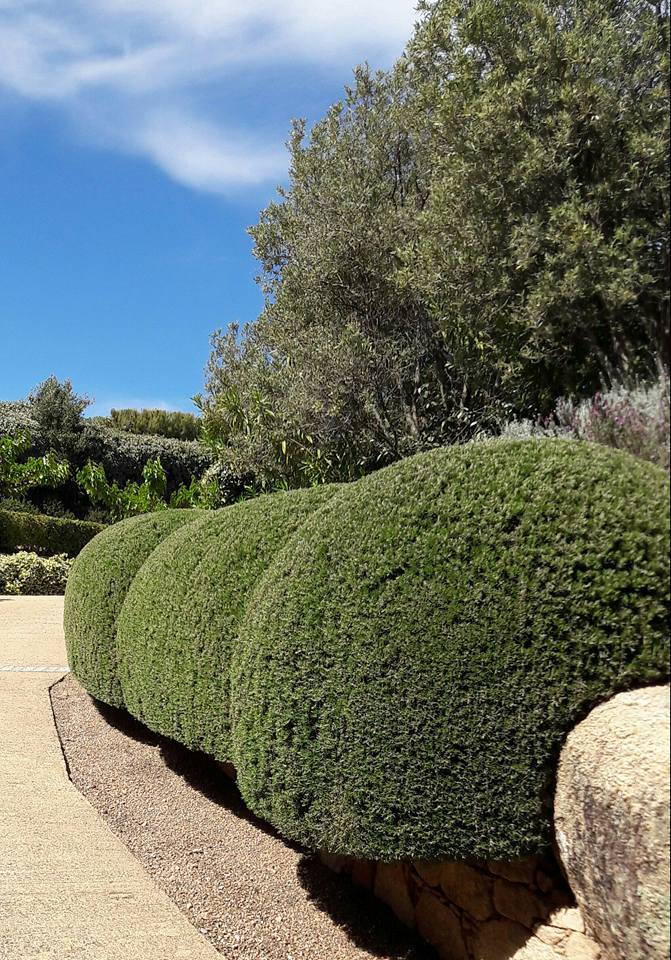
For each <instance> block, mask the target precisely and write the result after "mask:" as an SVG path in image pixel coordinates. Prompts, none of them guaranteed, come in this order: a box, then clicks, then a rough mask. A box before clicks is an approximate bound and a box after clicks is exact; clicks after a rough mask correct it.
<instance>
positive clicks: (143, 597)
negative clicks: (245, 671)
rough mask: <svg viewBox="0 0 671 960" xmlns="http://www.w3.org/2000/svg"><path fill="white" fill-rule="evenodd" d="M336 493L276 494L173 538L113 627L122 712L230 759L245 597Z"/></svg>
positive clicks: (145, 569) (138, 580)
mask: <svg viewBox="0 0 671 960" xmlns="http://www.w3.org/2000/svg"><path fill="white" fill-rule="evenodd" d="M336 489H337V488H336V487H332V486H330V487H317V488H314V489H310V490H295V491H293V492H291V493H275V494H267V495H266V496H262V497H258V498H256V499H254V500H246V501H243V502H241V503H238V504H236V505H234V506H231V507H227V508H226V509H224V510H218V511H214V512H212V513H209V514H207V515H206V516H205V517H203V519H202V520H199V521H198V522H197V523H196V524H194V525H193V526H189V527H188V528H185V529H184V528H183V529H181V530H178V531H176V532H175V533H173V534H171V535H170V536H169V537H168V538H167V539H165V540H164V541H163V542H162V543H161V544H160V545H159V546H158V547H157V548H156V549H155V550H154V552H153V553H152V555H151V556H150V557H149V559H148V560H147V561H146V563H145V564H144V565H143V566H142V568H141V569H140V571H139V572H138V574H137V576H136V577H135V580H134V581H133V583H132V585H131V587H130V590H129V591H128V595H127V597H126V600H125V602H124V605H123V608H122V610H121V613H120V615H119V619H118V625H117V658H118V671H119V677H120V681H121V688H122V692H123V700H124V703H125V705H126V708H127V709H128V710H129V712H130V713H131V714H133V716H134V717H136V718H137V719H139V720H141V721H142V722H143V723H145V724H146V725H147V726H148V727H150V728H151V729H152V730H155V731H156V732H158V733H162V734H164V735H165V736H169V737H173V738H174V739H175V740H179V741H180V742H181V743H183V744H185V745H186V746H188V747H190V748H192V749H198V750H204V751H206V752H207V753H210V754H212V755H213V756H215V757H217V759H219V760H223V761H228V760H230V759H231V748H230V727H229V702H228V695H229V664H230V657H231V651H232V647H233V644H234V642H235V639H236V637H237V634H238V628H239V623H240V618H241V617H242V615H243V613H244V611H245V608H246V604H247V600H248V597H249V595H250V593H251V591H252V590H253V588H254V587H255V586H256V583H257V581H258V579H259V578H260V577H261V576H262V574H263V572H264V571H265V570H266V568H267V567H268V565H269V564H270V562H271V561H272V559H273V557H274V556H275V554H276V552H277V551H278V550H279V549H280V548H281V547H282V546H283V545H284V543H285V542H286V541H287V540H288V539H289V538H290V537H291V536H292V535H293V534H294V533H295V532H296V530H297V529H298V528H299V527H300V526H301V524H302V523H303V522H304V521H305V519H306V517H307V516H308V515H309V514H310V513H312V512H313V511H314V510H315V509H317V508H319V507H320V506H322V505H323V504H325V503H326V502H327V500H329V499H330V497H331V496H332V494H333V493H334V491H335V490H336Z"/></svg>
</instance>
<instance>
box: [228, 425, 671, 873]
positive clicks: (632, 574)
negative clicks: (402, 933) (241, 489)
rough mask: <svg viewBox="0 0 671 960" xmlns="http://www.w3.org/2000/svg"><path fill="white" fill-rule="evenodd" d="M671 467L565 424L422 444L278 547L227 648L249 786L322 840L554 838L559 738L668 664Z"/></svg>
mask: <svg viewBox="0 0 671 960" xmlns="http://www.w3.org/2000/svg"><path fill="white" fill-rule="evenodd" d="M668 600H669V485H668V477H667V476H666V475H665V474H664V472H663V471H661V470H659V469H658V468H657V467H654V466H652V465H651V464H646V463H643V462H641V461H637V460H634V459H633V458H632V457H629V456H628V455H626V454H623V453H620V452H617V451H612V450H608V449H606V448H604V447H600V446H597V445H588V444H583V443H577V442H573V441H568V440H544V441H526V442H515V441H507V442H506V441H498V442H496V443H483V444H467V445H464V446H461V447H453V448H448V449H443V450H437V451H433V452H430V453H426V454H420V455H418V456H416V457H413V458H409V459H407V460H405V461H403V462H401V463H399V464H396V465H394V466H392V467H389V468H387V469H386V470H382V471H379V472H378V473H375V474H373V475H372V476H370V477H367V478H365V479H364V480H361V481H359V482H358V483H356V484H354V485H352V486H349V487H346V488H345V489H344V490H343V492H342V493H341V494H339V495H337V496H336V497H334V498H333V499H332V500H331V501H330V503H329V504H328V505H327V506H326V507H325V508H324V509H323V510H321V511H319V512H318V513H316V514H314V515H313V516H312V517H311V518H309V519H308V520H307V521H306V523H305V525H304V526H303V527H302V528H301V531H300V534H299V535H298V536H297V537H295V538H294V539H293V540H292V541H291V542H290V543H289V545H288V547H287V548H286V549H285V550H284V551H283V552H282V553H281V554H280V555H279V556H278V557H277V559H276V561H275V562H274V564H273V565H272V566H271V567H270V569H269V571H268V573H267V574H266V576H265V578H264V579H263V581H262V582H261V584H260V585H259V588H258V590H257V592H256V593H255V595H254V599H253V603H251V604H250V605H249V607H248V611H247V615H246V617H245V619H244V621H243V623H242V625H241V630H240V638H239V640H238V643H237V644H236V646H235V648H234V654H233V661H234V662H233V667H232V688H231V707H232V729H233V742H234V763H235V766H236V768H237V770H238V784H239V787H240V790H241V793H242V796H243V798H244V799H245V801H246V802H247V803H248V805H249V806H250V807H251V809H252V810H253V811H254V812H255V813H257V814H258V815H259V816H261V817H263V818H265V819H267V820H269V821H270V822H271V823H272V824H273V825H274V826H275V827H276V828H277V829H278V830H279V831H280V832H281V833H282V834H284V835H285V836H288V837H290V838H292V839H294V840H297V841H299V842H300V843H304V844H306V845H307V846H309V847H312V848H320V849H324V848H325V849H327V850H330V851H334V852H338V853H345V854H350V855H354V856H358V857H372V858H376V859H382V860H396V859H403V858H412V859H423V858H426V859H432V858H449V859H469V858H473V857H476V858H477V857H483V858H487V859H516V858H518V857H521V856H523V855H525V854H529V853H533V852H535V851H537V850H539V849H541V848H542V847H543V846H544V845H546V844H547V843H548V840H549V831H550V823H551V819H550V815H549V814H550V811H549V804H550V803H551V785H552V778H553V774H554V765H555V763H556V759H557V756H558V752H559V749H560V747H561V744H562V742H563V740H564V738H565V736H566V734H567V732H568V731H569V730H570V729H571V727H572V726H573V725H574V724H575V723H576V722H577V721H578V720H579V719H580V718H581V717H582V716H584V714H585V712H586V711H587V710H588V709H590V708H591V707H592V706H593V705H594V704H596V703H598V702H599V701H600V700H603V699H605V698H607V697H609V696H610V695H611V694H612V693H614V692H615V691H617V690H620V689H624V688H628V687H635V686H637V685H644V684H647V683H651V682H659V681H661V680H663V679H664V678H665V677H667V676H668V657H669V642H668V636H669V634H668V620H667V617H668V612H669V603H668Z"/></svg>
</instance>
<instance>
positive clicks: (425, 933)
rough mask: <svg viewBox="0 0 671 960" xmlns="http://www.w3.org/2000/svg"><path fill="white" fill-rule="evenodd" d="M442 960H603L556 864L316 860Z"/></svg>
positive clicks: (540, 861) (545, 860)
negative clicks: (387, 910)
mask: <svg viewBox="0 0 671 960" xmlns="http://www.w3.org/2000/svg"><path fill="white" fill-rule="evenodd" d="M322 860H323V861H324V863H326V864H327V865H328V866H329V867H331V868H332V869H334V870H336V871H337V872H339V873H345V874H347V875H349V876H350V877H351V878H352V879H353V880H354V882H355V883H358V884H360V885H361V886H364V887H366V888H367V889H369V890H371V891H372V892H373V893H374V894H375V895H376V896H377V897H378V898H379V899H380V900H383V901H384V902H385V903H386V904H388V905H389V906H390V907H391V909H392V910H393V911H394V913H395V914H396V915H397V916H398V917H400V919H401V920H402V921H403V922H404V923H405V924H406V925H407V926H409V927H413V928H415V929H416V930H417V932H418V933H419V934H420V936H421V937H423V939H425V940H426V941H428V943H430V944H431V945H432V946H433V947H435V949H436V952H437V953H438V956H439V957H441V958H443V960H603V958H602V956H601V952H600V949H599V946H598V945H597V943H596V942H595V941H594V940H593V939H591V938H590V937H589V936H588V935H587V934H586V933H585V924H584V922H583V918H582V915H581V913H580V910H579V909H578V907H577V906H576V905H575V901H574V899H573V896H572V895H571V892H570V890H569V888H568V886H567V884H566V881H565V880H564V878H563V876H562V874H561V871H560V870H559V868H558V866H557V863H556V861H555V860H554V859H553V858H551V857H549V858H543V859H541V858H532V859H527V860H522V861H518V862H515V863H498V862H487V863H486V862H484V861H477V862H473V863H468V864H467V863H452V862H448V861H445V862H442V863H412V864H402V863H373V862H371V861H362V860H353V859H351V858H347V857H332V856H329V855H327V854H322Z"/></svg>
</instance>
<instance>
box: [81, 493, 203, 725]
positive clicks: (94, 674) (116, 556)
mask: <svg viewBox="0 0 671 960" xmlns="http://www.w3.org/2000/svg"><path fill="white" fill-rule="evenodd" d="M202 515H203V511H202V510H161V511H160V512H158V513H145V514H142V515H141V516H138V517H130V518H129V519H127V520H122V521H121V522H120V523H115V524H113V525H112V526H110V527H107V528H106V529H105V530H103V532H102V533H99V534H98V536H97V537H95V538H94V539H93V540H91V542H90V543H88V544H87V545H86V546H85V547H84V549H83V550H82V552H81V553H80V554H79V556H78V557H77V559H76V560H75V563H74V566H73V568H72V572H71V574H70V578H69V580H68V585H67V589H66V591H65V613H64V621H63V622H64V628H65V643H66V647H67V651H68V660H69V663H70V669H71V670H72V672H73V673H74V675H75V676H76V677H77V679H78V680H79V682H80V683H81V684H82V685H83V686H84V687H85V688H86V689H87V690H88V692H89V693H90V694H91V695H92V696H94V697H96V698H97V699H98V700H103V701H104V702H105V703H109V704H112V705H113V706H115V707H121V706H123V696H122V693H121V686H120V684H119V679H118V676H117V663H116V621H117V617H118V615H119V611H120V610H121V607H122V605H123V602H124V600H125V599H126V593H127V591H128V588H129V587H130V585H131V583H132V581H133V578H134V577H135V574H136V573H137V572H138V570H139V569H140V567H141V566H142V564H143V563H144V561H145V560H146V559H147V557H148V556H149V554H150V553H151V552H152V551H153V550H154V548H155V547H157V546H158V544H159V543H160V542H161V541H162V540H163V539H164V538H165V537H167V536H168V535H169V534H171V533H173V531H175V530H176V529H177V528H178V527H181V526H183V525H184V524H191V523H193V522H194V521H195V520H197V519H199V518H200V517H201V516H202Z"/></svg>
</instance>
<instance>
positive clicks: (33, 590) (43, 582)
mask: <svg viewBox="0 0 671 960" xmlns="http://www.w3.org/2000/svg"><path fill="white" fill-rule="evenodd" d="M71 566H72V559H71V558H70V557H66V556H65V554H59V555H57V556H54V557H39V556H38V555H37V554H36V553H27V552H25V551H20V552H18V553H12V554H9V555H5V554H0V593H8V594H10V595H16V596H19V595H24V594H32V595H40V596H43V595H49V594H62V593H65V585H66V583H67V579H68V574H69V572H70V568H71Z"/></svg>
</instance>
